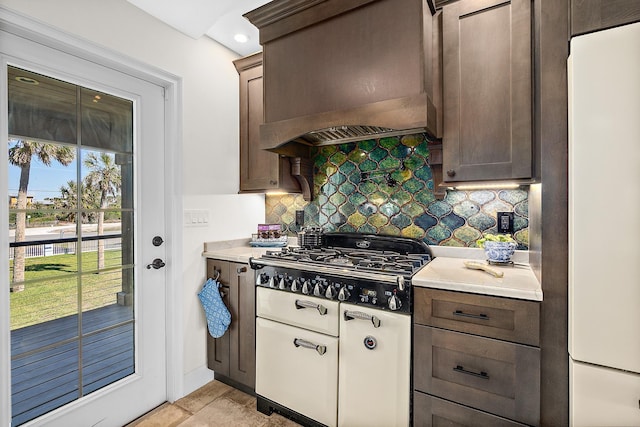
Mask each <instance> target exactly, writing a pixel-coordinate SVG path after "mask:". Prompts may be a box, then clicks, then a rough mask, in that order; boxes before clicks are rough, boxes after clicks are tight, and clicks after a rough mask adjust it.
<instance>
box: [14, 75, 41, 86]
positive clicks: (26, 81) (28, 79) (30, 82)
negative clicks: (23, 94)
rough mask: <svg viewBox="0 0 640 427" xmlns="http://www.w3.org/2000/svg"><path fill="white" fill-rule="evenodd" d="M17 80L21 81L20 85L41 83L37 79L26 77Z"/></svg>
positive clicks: (18, 77) (19, 77)
mask: <svg viewBox="0 0 640 427" xmlns="http://www.w3.org/2000/svg"><path fill="white" fill-rule="evenodd" d="M16 80H17V81H19V82H20V83H26V84H28V85H34V86H35V85H39V84H40V82H39V81H37V80H36V79H32V78H31V77H25V76H16Z"/></svg>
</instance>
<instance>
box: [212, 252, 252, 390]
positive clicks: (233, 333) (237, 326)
mask: <svg viewBox="0 0 640 427" xmlns="http://www.w3.org/2000/svg"><path fill="white" fill-rule="evenodd" d="M218 275H219V276H218ZM207 277H214V278H215V277H218V281H219V282H220V284H221V285H222V286H221V291H222V294H223V297H222V300H223V301H224V303H225V305H226V306H227V308H228V309H229V311H230V312H231V324H230V325H229V329H228V330H227V332H225V334H224V335H223V336H222V337H220V338H213V337H212V336H211V335H210V334H209V333H208V332H207V365H208V367H209V369H212V370H213V371H214V372H215V374H214V376H215V378H216V379H217V380H219V381H222V382H224V383H226V384H229V385H231V386H233V387H236V388H238V389H241V390H243V391H245V392H249V393H253V392H254V390H255V382H256V333H255V320H256V319H255V318H256V303H255V301H256V299H255V283H254V273H253V270H251V269H250V268H249V266H248V265H247V264H242V263H236V262H229V261H221V260H214V259H208V260H207Z"/></svg>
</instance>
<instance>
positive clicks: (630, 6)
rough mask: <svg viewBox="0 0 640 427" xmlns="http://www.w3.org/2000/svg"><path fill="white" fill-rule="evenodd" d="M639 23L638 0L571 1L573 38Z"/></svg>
mask: <svg viewBox="0 0 640 427" xmlns="http://www.w3.org/2000/svg"><path fill="white" fill-rule="evenodd" d="M638 21H640V1H638V0H571V35H572V36H577V35H580V34H585V33H590V32H592V31H598V30H604V29H606V28H611V27H617V26H619V25H624V24H631V23H633V22H638Z"/></svg>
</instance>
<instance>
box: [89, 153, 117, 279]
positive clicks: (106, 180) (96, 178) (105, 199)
mask: <svg viewBox="0 0 640 427" xmlns="http://www.w3.org/2000/svg"><path fill="white" fill-rule="evenodd" d="M84 165H85V167H86V168H87V169H89V171H90V172H89V173H88V174H87V176H86V177H85V188H95V189H97V190H98V191H99V195H100V199H99V200H100V202H99V204H98V206H99V208H100V210H99V211H98V236H102V234H103V231H104V209H106V208H107V207H109V201H110V200H111V199H112V198H113V197H115V196H117V195H118V192H119V191H120V185H121V183H122V178H121V175H120V167H119V166H118V165H116V163H115V159H114V156H113V155H112V154H108V153H104V152H101V153H89V154H88V155H87V157H86V158H85V160H84ZM103 268H104V240H102V239H101V240H98V270H102V269H103Z"/></svg>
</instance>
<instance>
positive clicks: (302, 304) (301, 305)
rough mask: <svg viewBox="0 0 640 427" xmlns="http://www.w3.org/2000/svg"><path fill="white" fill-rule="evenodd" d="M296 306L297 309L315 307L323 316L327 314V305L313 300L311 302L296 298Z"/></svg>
mask: <svg viewBox="0 0 640 427" xmlns="http://www.w3.org/2000/svg"><path fill="white" fill-rule="evenodd" d="M296 308H297V309H298V310H300V309H301V308H315V309H316V310H318V313H320V316H324V315H325V314H327V307H325V306H324V305H322V304H316V303H315V302H311V301H304V300H299V299H297V300H296Z"/></svg>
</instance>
